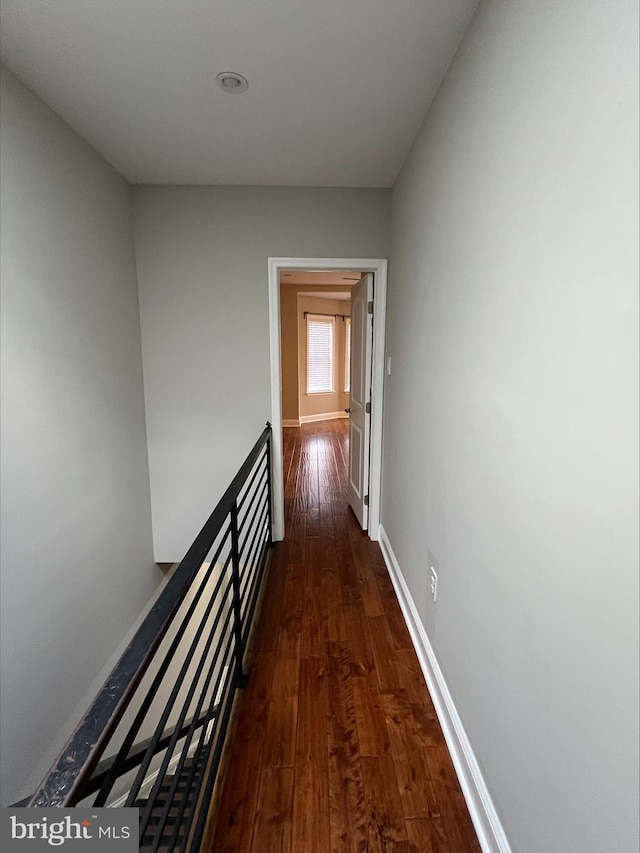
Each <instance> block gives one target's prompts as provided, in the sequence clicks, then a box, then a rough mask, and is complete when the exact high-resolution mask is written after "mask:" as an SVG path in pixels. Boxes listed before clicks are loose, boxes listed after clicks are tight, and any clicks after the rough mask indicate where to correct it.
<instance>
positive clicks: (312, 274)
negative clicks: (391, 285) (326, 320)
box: [280, 270, 362, 287]
mask: <svg viewBox="0 0 640 853" xmlns="http://www.w3.org/2000/svg"><path fill="white" fill-rule="evenodd" d="M361 277H362V273H359V272H354V271H353V270H285V271H281V272H280V284H318V285H321V284H322V285H324V284H332V285H336V284H338V285H340V286H341V287H353V285H354V284H355V283H356V282H357V281H360V279H361Z"/></svg>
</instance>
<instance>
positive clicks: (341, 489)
mask: <svg viewBox="0 0 640 853" xmlns="http://www.w3.org/2000/svg"><path fill="white" fill-rule="evenodd" d="M346 426H347V422H346V421H325V422H322V423H317V424H308V425H305V426H302V427H300V428H299V429H285V430H284V466H285V516H286V538H285V541H284V542H282V543H279V544H278V545H277V546H276V548H275V551H274V555H273V561H272V564H271V568H270V571H269V575H268V580H267V584H268V586H267V590H266V594H265V598H264V603H263V606H262V610H261V613H260V619H259V622H258V625H257V627H256V633H255V637H254V642H253V650H252V655H251V668H250V680H249V686H248V688H247V689H246V691H245V693H244V695H243V697H242V700H241V704H240V709H239V713H238V725H237V728H236V731H235V735H234V741H233V745H232V747H231V752H230V760H229V768H228V771H227V776H226V780H225V783H224V787H223V792H222V798H221V801H220V809H219V813H218V820H217V824H216V830H215V835H214V840H213V844H212V846H211V853H279V851H287V853H347V851H349V853H351V851H354V853H355V851H358V853H363V852H364V851H366V853H477V851H479V850H480V847H479V844H478V841H477V839H476V836H475V833H474V830H473V827H472V824H471V820H470V818H469V814H468V811H467V808H466V804H465V802H464V799H463V796H462V793H461V791H460V786H459V784H458V781H457V778H456V775H455V771H454V769H453V765H452V763H451V759H450V757H449V753H448V751H447V747H446V745H445V741H444V738H443V736H442V732H441V729H440V726H439V723H438V720H437V717H436V714H435V710H434V708H433V704H432V702H431V699H430V697H429V693H428V691H427V688H426V685H425V682H424V679H423V676H422V673H421V671H420V667H419V664H418V660H417V658H416V655H415V652H414V650H413V646H412V644H411V640H410V637H409V634H408V632H407V629H406V626H405V623H404V620H403V617H402V614H401V612H400V608H399V606H398V603H397V600H396V597H395V593H394V591H393V587H392V585H391V581H390V579H389V576H388V573H387V570H386V567H385V565H384V562H383V559H382V555H381V552H380V549H379V548H378V546H377V545H376V544H375V543H373V542H371V541H370V540H369V539H367V537H366V535H365V534H364V533H363V532H362V531H361V530H360V529H359V527H358V525H357V522H356V520H355V517H354V515H353V513H352V512H351V510H350V509H349V507H348V505H347V502H346V497H345V486H346V462H347V450H348V448H347V433H346Z"/></svg>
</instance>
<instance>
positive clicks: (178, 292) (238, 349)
mask: <svg viewBox="0 0 640 853" xmlns="http://www.w3.org/2000/svg"><path fill="white" fill-rule="evenodd" d="M389 199H390V193H389V191H387V190H348V189H347V190H344V189H299V188H281V187H259V188H256V187H137V188H135V189H134V221H135V233H136V256H137V264H138V282H139V288H140V310H141V325H142V350H143V363H144V382H145V400H146V415H147V431H148V440H149V464H150V476H151V501H152V515H153V531H154V545H155V556H156V559H157V560H159V561H163V562H164V561H166V562H169V561H173V560H178V559H181V557H182V556H183V554H184V552H185V551H186V549H187V547H188V546H189V545H190V544H191V541H192V540H193V538H194V536H195V535H196V533H197V532H198V531H199V529H200V527H201V526H202V524H203V523H204V521H205V520H206V518H207V517H208V515H209V513H210V512H211V510H212V509H213V507H214V506H215V504H216V502H217V501H218V499H219V498H220V496H221V495H222V493H223V491H224V489H225V488H226V487H227V485H228V484H229V482H230V480H231V478H232V476H233V474H234V473H235V471H236V470H237V468H238V467H239V465H240V463H241V462H242V460H243V459H244V457H245V456H246V454H247V453H248V451H249V450H250V448H251V447H252V445H253V443H254V441H255V440H256V439H257V437H258V435H259V434H260V432H261V431H262V429H263V428H264V425H265V422H266V421H267V420H268V418H269V417H270V411H271V404H270V379H269V321H268V283H267V274H268V269H267V259H268V258H269V257H386V256H387V248H388V233H389Z"/></svg>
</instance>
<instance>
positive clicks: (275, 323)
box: [269, 258, 387, 541]
mask: <svg viewBox="0 0 640 853" xmlns="http://www.w3.org/2000/svg"><path fill="white" fill-rule="evenodd" d="M292 269H293V270H304V269H312V270H358V271H359V272H372V273H374V284H373V286H374V296H373V299H374V311H373V357H372V383H371V455H370V459H369V530H368V534H369V538H370V539H373V540H374V541H377V540H378V538H379V530H380V499H381V493H382V393H383V388H384V333H385V319H386V307H387V261H386V259H383V258H269V346H270V351H271V355H270V366H271V425H272V427H273V436H272V476H273V487H272V498H273V538H274V539H275V540H277V541H280V540H281V539H284V477H283V470H282V373H281V364H280V271H281V270H292Z"/></svg>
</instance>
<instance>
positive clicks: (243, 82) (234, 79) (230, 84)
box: [216, 71, 249, 95]
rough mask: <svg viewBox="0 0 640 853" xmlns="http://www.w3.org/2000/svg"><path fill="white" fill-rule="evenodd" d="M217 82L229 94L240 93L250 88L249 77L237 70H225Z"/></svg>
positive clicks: (217, 78)
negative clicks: (237, 72) (238, 72)
mask: <svg viewBox="0 0 640 853" xmlns="http://www.w3.org/2000/svg"><path fill="white" fill-rule="evenodd" d="M216 83H217V84H218V86H219V87H220V88H221V89H222V91H223V92H226V93H227V94H228V95H239V94H240V92H246V91H247V89H248V88H249V83H248V82H247V78H246V77H243V76H242V74H236V72H235V71H223V72H222V73H221V74H218V76H217V77H216Z"/></svg>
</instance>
